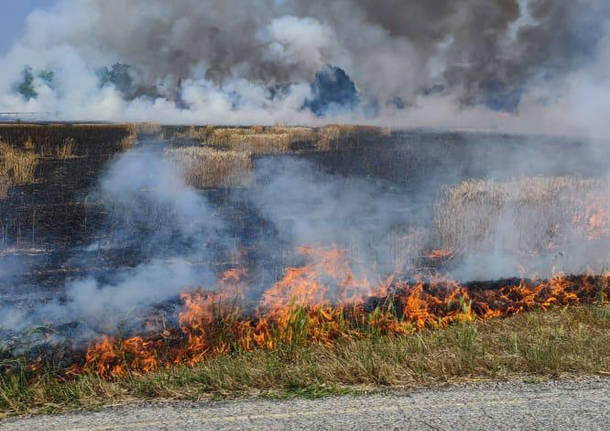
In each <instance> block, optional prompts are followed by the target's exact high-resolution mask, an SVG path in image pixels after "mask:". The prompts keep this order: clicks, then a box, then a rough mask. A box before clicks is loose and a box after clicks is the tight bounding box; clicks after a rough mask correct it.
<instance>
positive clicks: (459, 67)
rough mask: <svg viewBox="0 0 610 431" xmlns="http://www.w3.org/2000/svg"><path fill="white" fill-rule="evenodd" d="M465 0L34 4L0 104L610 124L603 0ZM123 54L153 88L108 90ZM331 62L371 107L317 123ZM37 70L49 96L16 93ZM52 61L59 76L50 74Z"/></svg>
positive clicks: (121, 115) (212, 119) (160, 112)
mask: <svg viewBox="0 0 610 431" xmlns="http://www.w3.org/2000/svg"><path fill="white" fill-rule="evenodd" d="M454 3H455V4H453V5H452V6H449V5H448V4H447V2H444V1H440V0H433V1H430V2H426V4H425V5H424V4H422V3H420V2H413V1H411V2H409V1H408V2H399V3H398V2H395V1H393V0H384V1H382V2H372V1H369V0H340V1H335V2H326V1H308V2H304V1H300V0H291V1H284V2H279V3H278V2H274V1H272V0H257V1H254V2H243V1H239V0H231V1H225V2H222V3H218V2H214V1H195V0H180V1H174V2H165V1H161V0H154V1H144V0H134V1H130V2H128V3H125V2H123V1H119V0H105V1H101V0H60V1H59V2H58V3H57V4H56V5H55V6H52V7H49V8H48V9H47V10H37V11H35V12H33V13H32V14H31V15H30V16H29V17H28V19H27V23H26V28H25V32H24V36H23V37H22V38H21V39H20V40H19V41H18V42H17V43H16V44H15V45H14V46H13V47H12V48H11V49H10V51H9V52H8V53H7V54H6V55H5V56H4V58H2V59H0V70H2V73H0V111H26V112H28V111H30V112H51V113H54V114H56V118H58V119H67V120H112V121H144V120H146V121H158V122H162V123H222V124H229V123H233V124H238V123H239V124H253V123H262V124H272V123H292V124H297V123H299V124H320V123H321V122H351V123H353V122H358V123H375V124H380V125H389V126H395V127H422V126H423V127H435V128H444V129H446V128H451V129H484V130H499V131H509V132H528V133H551V134H574V135H576V134H578V135H582V134H586V135H591V136H604V135H605V134H606V132H607V122H606V121H605V120H604V119H605V118H606V115H607V113H608V103H607V101H606V100H605V98H604V97H603V94H606V93H607V90H608V86H609V83H608V78H607V76H606V73H605V70H607V69H608V51H609V50H610V39H609V37H608V31H607V29H608V27H607V23H608V22H609V17H610V10H609V8H608V6H607V5H606V4H605V2H603V1H601V0H578V1H576V2H573V1H572V2H570V1H567V0H565V1H564V0H562V1H553V2H549V0H528V1H523V0H509V1H499V0H498V1H492V2H486V3H485V4H484V5H480V4H479V3H472V2H468V1H464V0H461V1H458V2H454ZM117 62H120V63H123V64H129V65H131V66H133V68H132V71H131V73H130V76H131V78H132V80H133V83H132V84H133V86H134V88H142V89H153V90H154V91H152V92H149V93H150V94H146V95H144V94H136V96H135V97H129V98H126V97H124V94H122V93H121V91H120V89H119V88H116V87H115V86H114V85H112V84H106V85H105V86H103V87H101V88H100V79H99V76H98V74H97V71H98V70H99V68H101V67H108V66H111V65H112V64H114V63H117ZM326 64H331V65H333V66H337V67H341V68H342V69H344V70H345V71H346V72H347V74H348V75H349V76H350V77H351V78H352V79H353V80H354V82H355V84H356V87H357V88H358V91H359V93H360V96H361V100H362V103H361V105H360V106H359V107H358V108H356V109H355V110H354V111H353V112H351V113H347V114H346V113H345V112H342V113H341V114H337V115H336V116H333V112H330V115H329V116H328V117H327V118H324V119H320V118H317V117H316V116H314V115H313V114H312V113H311V112H310V111H309V110H308V109H306V108H304V106H306V101H307V100H309V98H310V97H311V95H310V91H309V84H310V83H311V82H312V80H313V79H314V75H315V73H316V72H317V71H318V70H320V68H322V67H323V66H324V65H326ZM26 65H29V66H31V67H32V70H33V71H34V79H33V83H32V88H33V90H34V91H35V92H36V93H37V95H38V96H37V97H36V98H30V99H29V100H26V98H25V97H23V96H22V95H20V94H18V92H16V91H15V84H16V83H18V82H19V81H20V79H22V76H21V73H22V71H23V68H24V66H26ZM42 70H52V71H53V72H54V74H55V75H54V80H53V83H52V84H49V83H48V82H46V81H45V80H43V79H41V78H40V77H38V76H37V72H38V71H42ZM277 86H280V87H281V91H279V93H280V95H279V96H277V95H276V96H275V97H274V96H273V95H272V94H271V92H272V91H274V90H272V89H273V88H277ZM430 89H432V91H430ZM496 93H497V94H496ZM490 106H491V107H495V108H494V109H490ZM498 109H499V111H500V112H499V111H498Z"/></svg>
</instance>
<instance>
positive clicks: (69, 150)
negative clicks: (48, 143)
mask: <svg viewBox="0 0 610 431" xmlns="http://www.w3.org/2000/svg"><path fill="white" fill-rule="evenodd" d="M75 146H76V141H75V140H74V138H65V139H64V141H63V143H62V144H60V145H58V146H57V149H56V151H55V156H56V157H57V158H58V159H61V160H66V159H71V158H72V157H74V148H75Z"/></svg>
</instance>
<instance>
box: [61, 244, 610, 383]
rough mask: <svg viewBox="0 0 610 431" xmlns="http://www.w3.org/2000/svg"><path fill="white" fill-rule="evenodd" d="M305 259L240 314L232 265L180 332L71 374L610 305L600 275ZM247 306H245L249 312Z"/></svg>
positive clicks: (193, 296) (200, 295)
mask: <svg viewBox="0 0 610 431" xmlns="http://www.w3.org/2000/svg"><path fill="white" fill-rule="evenodd" d="M299 251H300V253H301V254H302V255H304V256H305V257H306V258H307V260H308V263H307V264H306V265H303V266H300V267H294V268H287V269H286V270H285V272H284V276H283V278H282V279H281V280H279V281H278V282H277V283H275V285H273V286H272V287H271V288H269V289H268V290H267V291H266V292H264V294H263V295H262V299H261V300H260V302H259V304H258V306H257V307H256V311H255V312H254V313H253V314H250V315H248V314H246V313H245V310H247V309H248V307H246V304H245V298H244V292H246V290H247V287H248V284H247V273H246V271H245V269H243V268H236V269H231V270H229V271H226V272H224V273H223V274H222V275H221V276H220V277H219V282H218V285H217V287H216V289H215V290H214V291H205V290H203V289H199V290H196V291H193V292H189V293H184V294H183V295H182V296H181V299H182V304H183V305H182V310H181V312H180V313H179V316H178V323H179V328H175V329H170V330H164V331H163V332H160V333H155V334H152V335H149V336H147V337H145V338H142V337H133V338H127V339H119V338H116V337H109V336H104V337H102V338H101V339H100V340H99V341H97V342H94V343H92V345H91V346H90V347H89V349H88V351H87V353H86V355H85V358H84V361H83V362H82V364H76V365H74V366H73V367H71V368H70V370H69V371H68V373H69V374H76V373H84V372H94V373H96V374H98V375H100V376H101V377H104V378H114V377H120V376H124V375H126V374H127V373H138V374H139V373H146V372H150V371H154V370H157V369H159V368H160V367H165V366H169V365H171V364H178V363H183V364H187V365H191V366H192V365H195V364H197V363H199V362H201V361H203V360H204V359H205V358H207V357H209V356H210V355H215V354H222V353H227V352H230V351H232V350H235V349H242V350H246V351H251V350H254V349H274V348H276V347H277V346H278V345H280V344H299V343H320V344H324V345H332V344H333V343H335V342H337V341H338V340H340V339H342V338H350V337H359V336H363V335H364V334H366V333H368V332H370V331H371V330H372V329H374V330H375V331H377V332H378V333H381V334H384V335H405V334H410V333H413V332H414V331H417V330H421V329H423V328H443V327H446V326H448V325H451V324H453V323H457V322H470V321H473V320H475V319H483V320H485V319H491V318H498V317H505V316H510V315H514V314H516V313H521V312H524V311H528V310H533V309H540V310H546V309H548V308H549V307H552V306H565V305H574V304H581V303H588V302H593V301H601V302H604V303H608V286H609V284H610V273H606V274H604V275H602V276H593V275H587V276H578V277H570V276H567V275H556V276H555V277H553V278H552V279H550V280H547V281H540V282H533V281H527V280H522V281H520V282H518V283H506V284H503V285H500V287H499V288H495V289H486V288H484V287H481V288H473V287H471V288H467V287H465V286H463V285H460V284H459V283H457V282H455V281H452V280H448V279H442V278H436V279H428V280H424V279H421V280H419V281H416V282H410V283H407V282H397V281H395V278H394V276H393V277H389V278H387V279H385V280H381V281H378V282H376V283H373V284H371V283H370V282H368V281H367V279H366V277H357V276H355V275H354V274H353V272H352V266H351V265H350V263H349V262H348V260H347V259H346V252H345V251H344V250H341V249H339V248H331V249H315V248H311V247H306V248H302V249H300V250H299ZM250 309H251V308H250Z"/></svg>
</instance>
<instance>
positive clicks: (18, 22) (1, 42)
mask: <svg viewBox="0 0 610 431" xmlns="http://www.w3.org/2000/svg"><path fill="white" fill-rule="evenodd" d="M55 1H56V0H8V1H3V2H2V14H0V55H1V54H4V53H5V52H6V50H7V49H9V48H10V46H11V45H12V44H13V42H15V40H16V39H17V38H18V37H19V36H20V35H21V33H22V32H23V27H24V25H25V17H26V16H28V14H29V13H30V12H31V11H33V10H34V9H36V8H39V7H48V6H49V5H52V4H53V3H55Z"/></svg>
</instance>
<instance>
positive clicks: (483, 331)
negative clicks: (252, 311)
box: [0, 305, 610, 416]
mask: <svg viewBox="0 0 610 431" xmlns="http://www.w3.org/2000/svg"><path fill="white" fill-rule="evenodd" d="M609 372H610V307H608V306H599V305H591V306H587V307H570V308H562V307H551V309H549V310H547V312H545V313H542V312H539V311H534V312H530V313H523V314H518V315H516V316H513V317H511V318H507V319H492V320H487V321H481V320H476V321H474V322H468V321H464V322H460V323H459V324H456V325H453V326H450V327H448V328H446V329H443V330H434V329H424V330H422V331H419V332H417V333H415V334H411V335H407V336H401V337H397V336H393V335H383V334H381V333H379V332H375V331H371V332H367V333H363V334H362V335H361V336H360V337H349V338H341V339H340V340H338V341H337V342H336V343H335V344H333V345H332V346H326V345H324V344H288V345H281V346H278V347H277V348H276V349H274V350H262V349H256V350H253V351H246V350H244V349H236V350H235V351H234V352H233V353H232V354H231V355H215V356H209V357H208V358H207V359H206V360H204V361H202V362H200V363H198V364H197V365H195V366H186V365H184V364H176V365H173V366H169V367H166V368H162V369H159V370H157V371H155V372H151V373H148V374H140V373H137V372H128V373H126V374H124V375H123V376H122V377H121V378H118V379H113V380H106V379H103V378H100V377H99V376H98V375H96V374H93V373H88V374H84V375H80V376H77V377H75V378H70V379H65V378H62V377H58V376H57V374H56V372H55V371H54V370H53V369H52V368H48V369H41V370H39V371H38V372H37V373H36V374H35V375H34V376H33V375H32V374H31V373H30V372H26V371H23V372H21V373H16V374H12V375H3V376H1V377H0V411H1V412H2V414H3V415H5V416H6V415H14V414H26V413H40V412H51V413H52V412H59V411H62V410H66V409H83V408H84V409H89V408H96V407H100V406H102V405H108V404H116V403H118V402H125V401H134V400H149V399H153V398H163V399H180V400H200V399H205V398H210V397H227V396H228V397H234V396H243V395H263V396H271V397H285V396H295V395H296V396H308V397H315V396H320V395H329V394H337V393H348V392H358V391H363V390H371V389H375V388H379V387H386V388H387V387H421V386H429V385H438V384H445V383H457V382H461V381H472V380H484V379H511V378H527V379H528V380H531V379H532V378H547V377H555V378H556V377H567V376H579V375H591V374H600V375H602V376H607V375H608V373H609Z"/></svg>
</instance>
